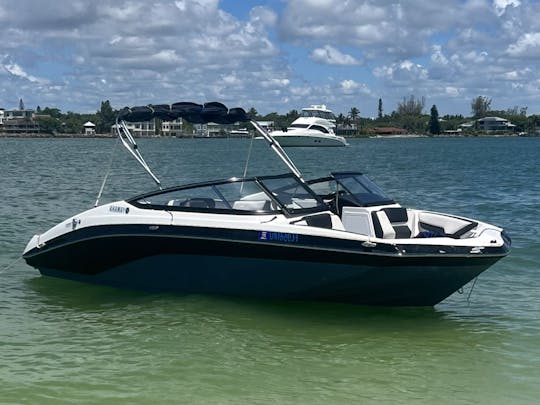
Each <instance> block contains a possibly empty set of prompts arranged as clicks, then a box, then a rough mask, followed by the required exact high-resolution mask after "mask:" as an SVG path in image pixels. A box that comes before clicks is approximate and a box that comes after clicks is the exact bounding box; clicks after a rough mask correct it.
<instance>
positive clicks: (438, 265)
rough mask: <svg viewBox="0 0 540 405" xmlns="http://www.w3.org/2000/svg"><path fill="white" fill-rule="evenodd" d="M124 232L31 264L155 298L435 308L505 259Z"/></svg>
mask: <svg viewBox="0 0 540 405" xmlns="http://www.w3.org/2000/svg"><path fill="white" fill-rule="evenodd" d="M109 231H110V229H109ZM124 231H128V232H130V234H127V233H124V234H121V233H122V232H107V235H106V236H105V234H102V235H101V236H97V235H94V236H93V235H92V234H91V233H89V232H87V234H86V235H84V234H83V235H79V237H78V238H77V237H76V238H74V239H73V240H70V241H68V240H64V241H60V242H59V243H58V244H57V245H56V246H55V243H51V244H50V246H49V247H48V248H47V247H46V248H41V249H38V248H36V249H33V250H31V251H29V252H27V253H26V254H25V259H26V261H27V262H28V264H30V265H32V266H34V267H36V268H38V269H39V271H40V272H41V273H42V274H43V275H46V276H53V277H61V278H67V279H72V280H77V281H83V282H90V283H96V284H103V285H109V286H114V287H120V288H129V289H139V290H145V291H152V292H175V293H183V294H216V295H229V296H237V297H246V298H257V299H272V300H274V299H275V300H278V299H279V300H304V301H334V302H343V303H354V304H365V305H387V306H433V305H435V304H437V303H438V302H440V301H442V300H443V299H445V298H446V297H448V296H449V295H450V294H452V293H453V292H455V291H456V290H458V289H459V288H461V287H462V286H463V285H465V284H466V283H468V282H469V281H470V280H472V279H473V278H475V277H476V276H478V275H479V274H480V273H482V272H483V271H484V270H486V269H487V268H489V267H490V266H491V265H492V264H494V263H495V262H496V261H497V260H499V259H500V258H501V257H503V256H504V254H503V253H501V254H500V255H495V254H493V255H485V256H479V255H476V256H471V255H463V256H460V255H453V256H447V257H441V256H433V255H425V256H411V257H407V256H399V255H396V254H394V253H391V252H390V251H389V252H386V253H385V252H382V251H381V252H373V251H371V252H369V251H367V250H363V248H362V247H361V245H360V244H359V243H353V242H352V241H349V242H350V243H349V244H347V245H343V246H342V247H343V249H336V247H335V244H336V243H340V242H339V241H335V240H333V241H327V240H320V239H328V238H317V239H319V240H312V239H310V238H311V237H308V238H304V239H305V240H301V239H302V238H300V240H298V238H297V240H296V242H295V241H294V239H295V238H294V236H293V237H287V238H282V239H283V240H281V241H280V242H279V243H268V242H267V241H261V240H260V232H257V231H242V232H237V233H236V234H234V235H231V234H229V235H228V236H229V237H232V238H231V240H226V239H225V238H224V237H223V236H224V235H219V234H214V235H213V236H212V237H208V236H206V237H204V236H203V235H202V234H201V233H200V231H199V230H194V229H191V230H189V231H187V232H184V233H183V234H182V235H179V234H174V235H173V234H172V233H171V232H173V231H175V232H176V231H177V230H176V229H169V230H164V233H163V234H160V235H152V234H145V233H144V232H137V233H136V232H133V231H134V229H131V230H130V229H124ZM218 232H223V230H219V231H218ZM317 246H318V247H317Z"/></svg>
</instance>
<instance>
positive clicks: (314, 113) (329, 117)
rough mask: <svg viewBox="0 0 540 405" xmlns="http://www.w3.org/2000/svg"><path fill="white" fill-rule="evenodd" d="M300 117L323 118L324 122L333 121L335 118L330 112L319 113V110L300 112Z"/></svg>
mask: <svg viewBox="0 0 540 405" xmlns="http://www.w3.org/2000/svg"><path fill="white" fill-rule="evenodd" d="M300 117H304V118H308V117H317V118H324V119H325V120H329V121H335V119H336V117H335V116H334V114H332V113H331V112H330V111H321V110H302V112H301V113H300Z"/></svg>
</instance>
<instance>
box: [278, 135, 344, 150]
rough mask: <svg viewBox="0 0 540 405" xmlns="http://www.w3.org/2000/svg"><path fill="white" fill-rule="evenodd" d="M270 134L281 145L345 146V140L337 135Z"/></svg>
mask: <svg viewBox="0 0 540 405" xmlns="http://www.w3.org/2000/svg"><path fill="white" fill-rule="evenodd" d="M272 136H273V137H274V138H275V139H276V140H277V141H278V142H279V144H280V145H281V146H285V147H291V146H347V142H346V141H345V139H344V138H342V137H337V136H332V137H330V136H326V137H325V136H315V135H313V136H312V135H287V134H286V135H276V134H272Z"/></svg>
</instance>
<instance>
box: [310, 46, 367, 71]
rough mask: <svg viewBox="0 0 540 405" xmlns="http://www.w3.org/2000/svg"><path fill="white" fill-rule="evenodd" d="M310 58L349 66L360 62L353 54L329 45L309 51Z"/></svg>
mask: <svg viewBox="0 0 540 405" xmlns="http://www.w3.org/2000/svg"><path fill="white" fill-rule="evenodd" d="M310 58H311V59H312V60H314V61H315V62H319V63H323V64H325V65H338V66H351V65H358V64H359V63H360V62H358V61H357V60H356V59H355V58H354V57H353V56H351V55H347V54H344V53H341V52H340V51H339V50H338V49H336V48H334V47H332V46H330V45H325V46H324V47H322V48H317V49H314V50H313V52H311V55H310Z"/></svg>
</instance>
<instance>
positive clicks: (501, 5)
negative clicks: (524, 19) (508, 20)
mask: <svg viewBox="0 0 540 405" xmlns="http://www.w3.org/2000/svg"><path fill="white" fill-rule="evenodd" d="M520 5H521V1H520V0H493V7H494V8H495V13H496V14H497V15H498V16H499V17H500V16H502V15H503V14H504V13H505V12H506V8H507V7H510V6H512V7H514V8H516V7H519V6H520Z"/></svg>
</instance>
